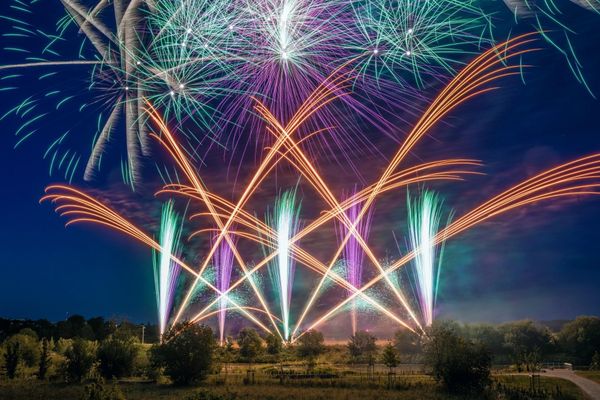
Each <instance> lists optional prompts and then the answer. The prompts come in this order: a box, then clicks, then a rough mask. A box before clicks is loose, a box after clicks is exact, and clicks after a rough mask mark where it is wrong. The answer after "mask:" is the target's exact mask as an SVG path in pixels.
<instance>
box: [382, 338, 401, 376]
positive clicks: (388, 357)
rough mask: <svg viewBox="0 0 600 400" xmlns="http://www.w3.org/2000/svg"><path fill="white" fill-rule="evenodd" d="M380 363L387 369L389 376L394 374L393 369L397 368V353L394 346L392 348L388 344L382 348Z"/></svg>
mask: <svg viewBox="0 0 600 400" xmlns="http://www.w3.org/2000/svg"><path fill="white" fill-rule="evenodd" d="M381 361H382V362H383V365H385V366H386V367H388V368H389V369H390V371H389V372H390V374H391V373H393V372H394V368H396V367H397V366H398V352H397V351H396V349H395V348H394V346H392V344H391V343H388V344H387V345H386V346H385V347H384V348H383V353H382V355H381Z"/></svg>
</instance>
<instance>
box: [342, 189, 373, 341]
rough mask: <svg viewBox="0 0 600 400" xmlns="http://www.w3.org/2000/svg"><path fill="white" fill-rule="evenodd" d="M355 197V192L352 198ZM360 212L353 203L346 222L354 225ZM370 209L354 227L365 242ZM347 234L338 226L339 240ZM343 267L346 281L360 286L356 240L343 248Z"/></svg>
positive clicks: (353, 312) (361, 255) (360, 254)
mask: <svg viewBox="0 0 600 400" xmlns="http://www.w3.org/2000/svg"><path fill="white" fill-rule="evenodd" d="M352 197H356V191H355V193H354V196H352ZM359 211H360V203H354V204H353V205H352V206H351V207H350V208H349V209H348V210H347V211H346V213H347V215H348V220H349V221H350V223H352V224H354V222H355V221H356V216H357V215H358V212H359ZM372 211H373V209H371V210H370V211H369V213H368V215H367V216H366V218H365V219H364V220H363V221H362V222H361V223H360V224H358V225H356V231H357V232H358V233H359V234H360V236H362V237H363V238H364V239H365V240H367V239H368V238H369V230H370V228H371V222H372V220H371V218H372ZM347 234H348V228H347V227H346V226H345V225H343V224H338V236H339V237H340V239H343V238H344V237H345V236H346V235H347ZM343 254H344V265H345V270H346V280H347V281H348V283H350V284H351V285H352V286H353V287H355V288H359V287H361V286H362V276H363V262H364V251H363V249H362V248H361V247H360V245H359V244H358V243H357V241H356V238H355V237H354V236H351V237H350V239H349V240H348V243H346V246H345V247H344V253H343ZM348 293H349V294H352V293H353V291H348ZM356 308H357V304H356V302H352V304H351V310H350V317H351V321H352V334H353V335H354V334H355V333H356V330H357V315H356V312H357V310H356Z"/></svg>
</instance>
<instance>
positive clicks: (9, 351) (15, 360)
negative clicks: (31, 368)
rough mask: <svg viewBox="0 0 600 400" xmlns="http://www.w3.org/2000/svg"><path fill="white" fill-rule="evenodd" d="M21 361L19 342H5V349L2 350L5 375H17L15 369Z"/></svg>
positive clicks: (10, 377) (12, 376)
mask: <svg viewBox="0 0 600 400" xmlns="http://www.w3.org/2000/svg"><path fill="white" fill-rule="evenodd" d="M20 362H21V348H20V344H19V342H16V341H14V342H10V343H6V349H5V350H4V366H5V368H6V375H7V376H8V378H9V379H14V378H15V376H16V375H17V369H18V368H19V363H20Z"/></svg>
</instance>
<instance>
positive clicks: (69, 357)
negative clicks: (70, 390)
mask: <svg viewBox="0 0 600 400" xmlns="http://www.w3.org/2000/svg"><path fill="white" fill-rule="evenodd" d="M97 347H98V346H97V345H96V342H90V341H89V340H85V339H80V338H77V339H74V340H73V345H72V346H71V347H70V348H69V349H67V351H66V353H65V357H66V363H65V371H64V372H65V378H66V379H67V380H68V381H73V382H81V381H82V380H83V379H84V378H85V377H87V375H88V374H89V373H90V371H91V370H92V367H93V366H94V363H95V362H96V348H97Z"/></svg>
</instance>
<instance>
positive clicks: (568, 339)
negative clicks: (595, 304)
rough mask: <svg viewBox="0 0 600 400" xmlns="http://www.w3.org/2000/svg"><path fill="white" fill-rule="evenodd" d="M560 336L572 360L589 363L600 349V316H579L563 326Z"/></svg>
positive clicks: (563, 346) (560, 341)
mask: <svg viewBox="0 0 600 400" xmlns="http://www.w3.org/2000/svg"><path fill="white" fill-rule="evenodd" d="M558 337H559V343H560V345H561V347H562V348H563V350H564V351H565V352H566V353H567V354H568V356H569V357H570V358H571V361H572V362H576V363H580V364H589V363H590V362H591V361H592V357H593V355H594V353H595V352H596V351H598V350H599V349H600V318H598V317H577V318H576V319H575V320H574V321H571V322H569V323H567V324H565V325H564V326H563V328H562V329H561V330H560V333H559V335H558Z"/></svg>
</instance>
